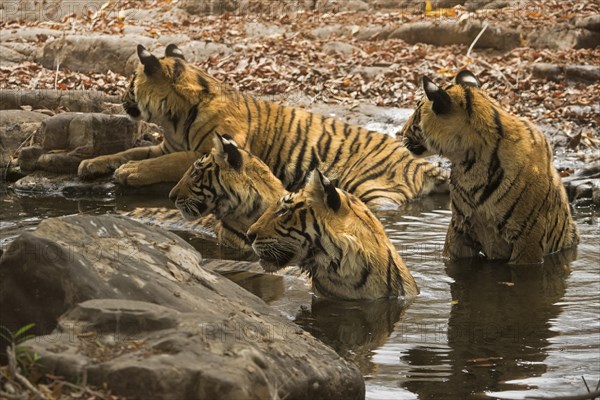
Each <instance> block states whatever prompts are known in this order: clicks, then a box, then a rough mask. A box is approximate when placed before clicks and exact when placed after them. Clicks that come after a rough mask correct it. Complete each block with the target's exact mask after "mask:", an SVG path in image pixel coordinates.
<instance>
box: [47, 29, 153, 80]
mask: <svg viewBox="0 0 600 400" xmlns="http://www.w3.org/2000/svg"><path fill="white" fill-rule="evenodd" d="M153 42H154V40H153V39H151V38H149V37H145V36H141V35H127V36H113V35H93V36H85V35H68V36H65V37H61V38H58V39H54V40H51V41H48V42H47V43H46V45H45V46H44V55H43V56H42V60H41V64H42V65H43V66H44V67H46V68H50V69H55V68H56V66H57V64H60V66H61V67H66V68H69V69H70V70H73V71H79V72H84V73H90V72H92V73H100V74H106V73H107V71H109V70H110V71H113V72H116V73H119V74H125V66H126V63H127V60H128V59H129V57H131V55H132V54H134V53H135V51H136V47H137V45H138V44H142V45H144V46H146V47H148V46H150V45H151V44H152V43H153Z"/></svg>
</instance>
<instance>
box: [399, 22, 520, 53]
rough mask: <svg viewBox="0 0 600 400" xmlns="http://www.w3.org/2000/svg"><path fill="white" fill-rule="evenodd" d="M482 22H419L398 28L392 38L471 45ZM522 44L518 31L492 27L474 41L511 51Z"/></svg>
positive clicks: (443, 44) (410, 41)
mask: <svg viewBox="0 0 600 400" xmlns="http://www.w3.org/2000/svg"><path fill="white" fill-rule="evenodd" d="M481 29H482V23H481V22H480V21H470V20H466V21H463V23H455V22H448V21H420V22H412V23H407V24H403V25H401V26H400V27H398V28H397V29H395V30H394V31H393V32H392V33H391V34H390V35H389V38H390V39H402V40H404V41H405V42H407V43H411V44H412V43H428V44H433V45H436V46H447V45H452V44H464V45H467V46H468V45H470V44H471V43H472V42H473V40H474V39H475V38H476V37H477V35H478V34H479V33H480V32H481ZM518 46H520V36H519V33H517V32H513V31H509V30H505V29H504V28H500V27H494V26H489V27H488V28H487V29H486V30H485V32H484V33H483V35H482V36H481V37H480V38H479V40H478V41H477V43H476V44H475V47H476V48H494V49H498V50H510V49H513V48H515V47H518Z"/></svg>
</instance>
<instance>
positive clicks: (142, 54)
mask: <svg viewBox="0 0 600 400" xmlns="http://www.w3.org/2000/svg"><path fill="white" fill-rule="evenodd" d="M137 55H138V57H139V59H140V62H141V63H142V65H144V73H146V75H152V74H153V73H155V72H156V71H160V61H158V58H156V57H155V56H154V55H152V53H150V52H149V51H148V50H146V48H145V47H144V46H142V45H141V44H138V46H137Z"/></svg>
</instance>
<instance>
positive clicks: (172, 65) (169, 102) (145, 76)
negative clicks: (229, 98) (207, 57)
mask: <svg viewBox="0 0 600 400" xmlns="http://www.w3.org/2000/svg"><path fill="white" fill-rule="evenodd" d="M137 55H138V57H139V59H140V65H139V66H138V68H137V70H136V72H135V73H134V75H133V77H132V79H131V82H130V83H129V89H128V90H127V92H125V94H124V95H123V97H122V99H121V101H122V104H123V108H124V110H125V112H126V113H127V114H129V115H130V116H131V117H132V118H134V119H142V120H144V121H146V122H155V123H157V124H160V125H163V126H165V125H166V126H168V125H167V124H165V122H171V124H173V121H162V120H161V118H164V117H166V118H167V119H174V118H178V115H179V114H180V113H181V112H187V111H188V110H189V109H190V108H191V107H192V106H195V105H199V104H202V103H205V102H209V101H210V100H211V99H212V98H213V97H214V96H215V95H216V94H217V93H218V92H219V90H221V87H220V86H221V83H220V82H219V81H218V80H216V79H215V78H213V77H211V76H210V75H208V74H207V73H206V72H204V71H203V70H202V69H200V68H198V67H197V66H195V65H193V64H191V63H189V62H187V61H186V60H185V58H184V56H183V52H182V51H181V50H180V49H179V48H178V47H177V46H176V45H174V44H170V45H168V46H167V48H166V50H165V55H164V57H161V58H158V57H156V56H154V55H153V54H152V53H150V52H149V51H148V50H146V48H144V46H142V45H141V44H140V45H138V46H137Z"/></svg>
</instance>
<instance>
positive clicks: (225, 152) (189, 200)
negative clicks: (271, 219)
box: [169, 135, 285, 250]
mask: <svg viewBox="0 0 600 400" xmlns="http://www.w3.org/2000/svg"><path fill="white" fill-rule="evenodd" d="M212 142H213V146H214V147H213V149H212V150H211V152H210V153H209V154H207V155H205V156H203V157H202V158H200V159H198V160H197V161H196V162H194V164H193V165H192V166H191V167H190V168H189V169H188V171H187V172H186V173H185V175H184V176H183V178H181V180H180V181H179V183H177V185H176V186H175V187H174V188H173V189H172V190H171V193H169V198H170V199H171V200H172V201H173V202H174V203H175V205H176V206H177V208H178V209H179V210H180V212H181V214H182V215H183V216H184V218H185V219H187V220H190V221H193V220H197V219H199V218H202V217H206V216H208V215H213V216H214V218H215V219H216V220H217V223H216V226H215V231H216V234H217V238H218V240H219V242H220V243H222V244H224V245H226V246H228V247H232V248H237V249H244V250H251V249H252V248H251V243H250V242H249V241H248V238H247V237H246V231H247V230H248V228H249V227H250V225H252V224H253V223H254V222H256V220H257V219H258V217H260V216H261V215H262V213H263V212H264V211H265V210H266V209H267V208H268V207H269V206H270V205H271V204H274V203H275V202H277V199H279V198H280V197H281V196H282V195H283V194H285V189H284V188H283V185H282V184H281V181H280V180H279V179H277V178H276V177H275V176H273V173H272V172H271V170H270V169H269V167H267V166H266V165H265V163H263V162H262V161H261V160H259V159H258V158H257V157H254V156H253V155H252V154H250V153H248V152H247V151H245V150H242V149H238V147H237V143H235V141H234V140H233V139H232V137H231V136H229V135H223V136H221V135H215V136H214V138H213V140H212Z"/></svg>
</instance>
